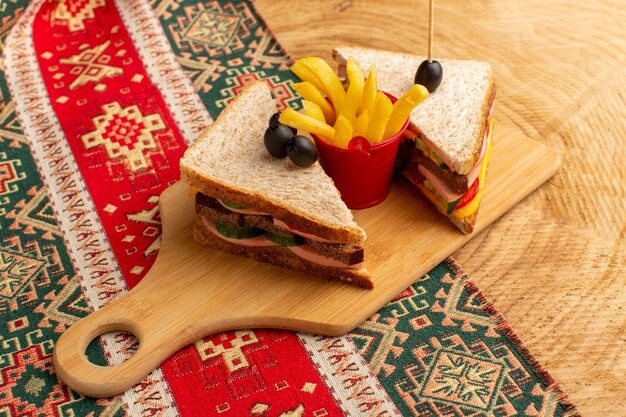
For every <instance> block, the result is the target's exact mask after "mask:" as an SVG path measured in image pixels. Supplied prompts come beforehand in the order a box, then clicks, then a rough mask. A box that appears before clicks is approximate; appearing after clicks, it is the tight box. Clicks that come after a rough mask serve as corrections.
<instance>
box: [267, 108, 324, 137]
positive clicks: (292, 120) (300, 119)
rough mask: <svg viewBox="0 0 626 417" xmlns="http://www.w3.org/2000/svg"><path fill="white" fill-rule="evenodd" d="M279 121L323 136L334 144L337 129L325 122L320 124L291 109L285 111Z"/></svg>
mask: <svg viewBox="0 0 626 417" xmlns="http://www.w3.org/2000/svg"><path fill="white" fill-rule="evenodd" d="M278 121H279V122H280V123H282V124H284V125H286V126H289V127H293V128H296V129H298V130H304V131H306V132H311V133H315V134H316V135H319V136H323V137H324V138H326V139H328V140H329V141H331V142H334V138H335V129H333V128H332V127H331V126H328V125H327V124H326V123H324V122H320V121H319V120H317V119H314V118H313V117H311V116H307V115H306V114H302V113H299V112H297V111H295V110H294V109H292V108H290V107H288V108H286V109H285V110H283V112H282V113H281V114H280V117H279V118H278Z"/></svg>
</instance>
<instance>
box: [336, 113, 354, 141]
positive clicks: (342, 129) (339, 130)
mask: <svg viewBox="0 0 626 417" xmlns="http://www.w3.org/2000/svg"><path fill="white" fill-rule="evenodd" d="M351 139H352V123H350V121H349V120H348V119H346V118H345V117H343V116H342V115H339V117H337V122H336V123H335V141H334V142H335V145H336V146H339V147H340V148H344V149H348V144H349V143H350V140H351Z"/></svg>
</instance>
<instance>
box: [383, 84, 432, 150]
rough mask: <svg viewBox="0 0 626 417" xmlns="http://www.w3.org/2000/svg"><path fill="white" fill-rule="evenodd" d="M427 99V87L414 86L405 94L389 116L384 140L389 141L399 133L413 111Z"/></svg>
mask: <svg viewBox="0 0 626 417" xmlns="http://www.w3.org/2000/svg"><path fill="white" fill-rule="evenodd" d="M427 97H428V90H427V89H426V87H424V86H423V85H419V84H413V86H412V87H411V88H410V89H409V91H407V92H406V93H404V95H403V96H402V97H400V98H399V99H398V101H396V102H395V103H394V104H393V110H392V112H391V116H389V121H388V122H387V127H386V128H385V134H384V135H383V139H389V138H390V137H392V136H393V135H395V134H396V133H398V132H399V131H400V129H401V128H402V126H403V125H404V123H405V122H406V119H408V118H409V116H410V115H411V112H412V111H413V109H414V108H415V107H416V106H417V105H418V104H420V103H421V102H422V101H424V100H426V98H427Z"/></svg>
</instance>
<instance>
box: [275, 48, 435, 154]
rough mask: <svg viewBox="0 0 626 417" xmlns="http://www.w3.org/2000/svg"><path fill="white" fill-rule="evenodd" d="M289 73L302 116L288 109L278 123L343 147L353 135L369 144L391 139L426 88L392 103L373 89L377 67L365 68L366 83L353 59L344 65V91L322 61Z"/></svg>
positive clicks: (300, 64) (306, 61) (299, 64)
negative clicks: (294, 77) (295, 79)
mask: <svg viewBox="0 0 626 417" xmlns="http://www.w3.org/2000/svg"><path fill="white" fill-rule="evenodd" d="M291 70H292V71H293V72H294V73H295V74H296V75H297V76H298V77H300V79H301V80H302V82H300V83H297V84H294V85H293V88H294V89H295V90H296V91H297V92H298V93H299V94H300V95H301V96H302V97H303V98H304V100H303V101H302V105H303V107H304V113H300V112H297V111H295V110H293V109H291V108H287V109H285V110H284V111H283V112H282V114H281V115H280V118H279V119H278V120H279V122H280V123H282V124H284V125H287V126H290V127H293V128H296V129H299V130H304V131H307V132H310V133H313V134H315V135H317V136H321V137H322V138H323V139H324V140H325V141H326V142H328V143H330V144H332V145H335V146H337V147H340V148H344V149H347V148H348V144H349V143H350V140H351V139H352V138H353V137H356V136H362V137H364V138H366V139H367V140H368V141H369V143H370V144H372V145H373V144H376V143H379V142H382V141H385V140H387V139H389V138H391V137H392V136H394V135H396V134H397V133H398V132H399V131H400V129H402V126H403V125H404V123H405V122H406V120H407V119H408V117H409V115H410V114H411V111H412V110H413V109H414V108H415V106H417V105H418V104H420V103H421V102H422V101H424V99H426V97H428V90H426V88H425V87H424V86H421V85H418V84H415V85H413V86H412V87H411V88H410V89H409V91H407V92H406V93H405V94H404V95H403V96H402V97H400V98H399V99H398V101H396V102H395V103H393V104H392V102H391V100H390V99H389V97H387V96H386V95H385V94H384V93H383V92H381V91H378V81H377V73H376V66H375V65H372V66H371V67H370V69H369V72H368V74H367V79H366V78H365V76H364V75H363V71H362V70H361V68H360V67H359V65H358V64H357V63H356V61H355V60H354V59H352V57H350V58H349V59H348V63H347V66H346V70H347V73H348V81H349V86H348V89H347V90H346V89H344V87H343V84H342V83H341V80H339V77H338V76H337V74H335V72H334V71H333V70H332V68H331V67H330V65H328V63H327V62H326V61H324V60H323V59H322V58H318V57H308V58H302V59H299V60H297V61H296V62H295V63H294V64H293V65H292V66H291Z"/></svg>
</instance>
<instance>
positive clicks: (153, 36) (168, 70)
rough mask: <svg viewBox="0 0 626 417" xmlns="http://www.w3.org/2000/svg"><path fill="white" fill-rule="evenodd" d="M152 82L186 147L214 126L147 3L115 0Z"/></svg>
mask: <svg viewBox="0 0 626 417" xmlns="http://www.w3.org/2000/svg"><path fill="white" fill-rule="evenodd" d="M115 4H116V6H117V10H118V11H119V13H120V16H121V17H122V20H123V22H124V26H126V30H128V33H129V34H130V37H131V38H132V40H133V44H134V45H135V48H136V49H137V52H138V53H139V56H140V57H141V61H142V63H143V65H144V67H145V68H146V71H147V72H148V74H149V75H150V80H151V81H152V82H153V83H154V84H155V85H156V86H158V87H159V91H160V92H161V95H162V97H163V99H164V100H165V104H166V105H167V107H168V109H169V111H170V114H171V115H172V117H173V119H174V121H175V122H176V125H177V126H178V130H179V131H180V132H181V134H182V135H183V139H184V140H185V143H186V144H187V145H190V144H191V143H192V142H193V141H195V140H196V138H197V137H198V136H199V135H200V133H202V132H203V131H204V129H206V128H207V127H208V126H210V125H211V124H212V123H213V119H212V118H211V116H210V115H209V112H208V111H207V109H206V107H204V105H203V104H202V100H201V99H200V96H198V94H196V91H195V89H194V87H193V84H192V83H191V80H190V79H189V78H188V77H187V76H186V75H185V73H184V71H183V69H182V68H181V66H180V64H179V63H178V61H176V55H175V54H174V51H173V50H172V48H171V47H170V44H169V42H168V40H167V37H166V36H165V33H164V32H163V27H162V26H161V22H159V19H158V18H157V16H156V14H155V12H154V10H152V8H151V7H150V5H149V4H148V2H147V1H146V0H115Z"/></svg>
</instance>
